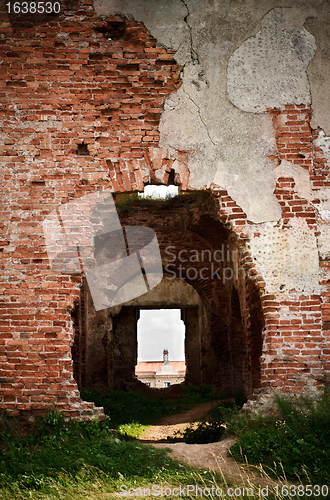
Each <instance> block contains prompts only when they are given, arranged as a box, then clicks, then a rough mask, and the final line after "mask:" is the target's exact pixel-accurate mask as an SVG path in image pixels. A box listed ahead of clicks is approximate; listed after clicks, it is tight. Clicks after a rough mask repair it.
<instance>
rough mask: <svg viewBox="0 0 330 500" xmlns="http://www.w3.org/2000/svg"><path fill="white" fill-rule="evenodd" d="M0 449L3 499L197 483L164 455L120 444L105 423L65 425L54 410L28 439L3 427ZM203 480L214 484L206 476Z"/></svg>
mask: <svg viewBox="0 0 330 500" xmlns="http://www.w3.org/2000/svg"><path fill="white" fill-rule="evenodd" d="M0 449H1V458H0V497H1V498H2V499H6V498H10V500H12V499H16V498H79V495H80V494H81V492H82V491H85V495H86V491H90V492H92V493H93V492H94V493H95V492H98V494H99V493H102V494H103V493H104V494H105V493H111V492H118V491H120V486H121V485H126V486H127V487H133V488H136V487H138V486H143V485H148V484H149V485H150V484H154V483H156V484H180V483H181V484H190V483H191V482H192V481H193V482H194V483H195V482H196V472H195V471H194V470H193V469H192V468H189V467H187V466H184V465H182V464H180V463H178V462H177V461H175V460H173V459H171V458H169V457H168V456H167V454H166V451H165V450H164V449H155V448H152V447H150V446H145V445H142V444H139V443H138V442H136V441H127V440H122V439H118V434H117V433H114V432H113V431H111V429H110V420H109V418H106V420H105V421H104V422H102V423H99V422H96V421H93V422H91V423H86V422H71V423H70V424H65V423H64V416H63V414H61V413H58V412H56V410H55V409H54V410H51V412H50V413H49V414H48V415H47V416H46V417H44V418H43V419H42V421H41V422H40V424H39V425H38V426H37V427H36V428H35V429H34V431H33V432H32V433H30V434H29V435H26V436H23V435H22V434H21V433H20V432H19V430H18V429H15V428H14V427H13V426H12V425H11V424H9V423H8V422H3V428H2V432H1V434H0ZM203 477H205V479H208V480H212V475H211V474H210V473H208V472H207V473H205V474H204V476H203ZM79 492H80V493H79ZM32 495H33V496H32ZM36 495H37V496H36ZM70 495H71V496H70ZM85 498H87V497H86V496H85ZM96 498H100V497H96Z"/></svg>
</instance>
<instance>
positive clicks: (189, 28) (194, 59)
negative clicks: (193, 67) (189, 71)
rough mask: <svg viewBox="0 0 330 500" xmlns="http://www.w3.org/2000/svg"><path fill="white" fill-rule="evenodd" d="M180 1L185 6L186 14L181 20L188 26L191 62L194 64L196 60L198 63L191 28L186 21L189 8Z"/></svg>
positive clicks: (182, 0)
mask: <svg viewBox="0 0 330 500" xmlns="http://www.w3.org/2000/svg"><path fill="white" fill-rule="evenodd" d="M181 3H183V5H184V6H185V8H186V9H187V15H186V16H185V17H184V18H183V20H184V22H185V23H186V25H187V27H188V31H189V40H190V57H191V60H192V62H193V64H195V63H196V62H197V64H200V61H199V56H198V53H197V52H196V50H195V49H194V47H193V35H192V28H191V26H190V24H189V23H188V17H189V16H190V10H189V7H188V5H187V3H186V2H185V1H184V0H181Z"/></svg>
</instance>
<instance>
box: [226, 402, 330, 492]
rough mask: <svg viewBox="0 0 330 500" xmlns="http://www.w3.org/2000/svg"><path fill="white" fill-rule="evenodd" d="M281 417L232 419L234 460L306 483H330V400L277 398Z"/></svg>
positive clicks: (230, 429) (230, 428)
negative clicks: (237, 437) (256, 465)
mask: <svg viewBox="0 0 330 500" xmlns="http://www.w3.org/2000/svg"><path fill="white" fill-rule="evenodd" d="M276 402H277V406H278V410H279V414H278V415H277V416H276V415H271V416H270V417H262V416H259V417H257V418H255V417H248V416H245V417H244V418H243V420H242V421H241V422H239V419H237V418H236V419H233V421H232V426H231V427H230V426H229V431H231V432H232V433H235V434H236V435H237V434H238V435H239V439H238V441H237V442H236V444H234V445H233V446H232V448H231V452H232V454H233V456H234V457H235V459H237V460H241V461H245V459H247V460H248V462H249V463H252V464H260V463H262V464H263V467H264V468H269V469H268V470H270V471H271V470H272V471H273V473H275V474H279V475H281V474H283V470H284V471H285V474H286V477H287V478H288V479H290V480H297V478H298V477H299V478H300V479H301V481H302V482H303V483H306V482H307V483H308V482H309V483H310V484H329V483H330V399H329V398H323V399H321V400H319V401H318V402H315V401H313V400H311V399H307V398H299V399H294V398H277V400H276Z"/></svg>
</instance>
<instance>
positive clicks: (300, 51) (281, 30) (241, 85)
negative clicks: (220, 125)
mask: <svg viewBox="0 0 330 500" xmlns="http://www.w3.org/2000/svg"><path fill="white" fill-rule="evenodd" d="M298 21H299V22H300V23H301V28H300V29H301V31H300V32H299V33H297V32H296V26H297V22H298ZM261 26H262V28H261V31H259V32H258V33H257V34H256V35H255V36H253V37H251V38H248V39H247V40H246V41H245V42H244V43H243V44H242V45H241V46H240V47H239V48H238V49H237V50H235V52H234V53H233V54H232V56H231V57H230V59H229V61H228V76H227V78H228V81H227V91H228V95H229V98H230V100H231V102H232V103H233V104H234V105H235V106H237V107H238V108H239V109H241V110H243V111H249V112H253V113H262V112H265V111H267V109H269V108H271V109H273V108H280V109H284V107H285V105H286V104H301V103H304V104H310V102H311V97H310V88H309V83H308V78H307V73H306V70H307V67H308V64H309V62H310V60H311V59H312V58H313V56H314V54H315V51H316V44H315V39H314V37H313V35H311V34H310V33H309V32H308V31H307V30H305V29H304V28H303V26H302V19H301V16H298V17H297V16H296V9H293V8H287V7H278V8H275V9H272V10H271V11H270V12H269V13H267V14H266V16H265V17H264V18H263V20H262V24H261Z"/></svg>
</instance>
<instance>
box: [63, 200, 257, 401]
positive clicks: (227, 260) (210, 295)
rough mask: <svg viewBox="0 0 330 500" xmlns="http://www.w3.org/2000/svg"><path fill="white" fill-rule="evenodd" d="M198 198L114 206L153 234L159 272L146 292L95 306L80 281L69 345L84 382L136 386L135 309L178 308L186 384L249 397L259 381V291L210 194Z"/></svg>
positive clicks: (124, 218)
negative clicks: (100, 307) (155, 282)
mask: <svg viewBox="0 0 330 500" xmlns="http://www.w3.org/2000/svg"><path fill="white" fill-rule="evenodd" d="M199 196H200V195H199V193H198V192H196V193H190V194H186V195H182V196H179V197H177V198H173V199H172V200H170V202H166V203H165V202H154V201H150V200H147V201H143V200H142V201H141V200H140V201H139V200H135V201H133V202H132V207H131V209H130V210H126V208H125V210H124V211H122V212H121V209H120V204H119V206H118V207H117V208H118V211H119V213H120V219H121V223H122V225H123V226H143V225H145V226H148V227H151V228H152V229H153V230H154V231H155V232H156V234H157V238H158V243H159V246H160V251H161V257H162V263H163V271H164V278H163V280H162V282H161V283H160V284H159V285H158V286H157V287H155V288H154V289H152V290H151V291H149V292H148V293H146V294H144V295H142V296H140V297H138V298H136V299H133V300H131V301H129V302H126V303H124V304H122V305H121V306H116V307H114V308H110V309H107V310H103V311H98V312H96V311H95V310H94V309H93V302H92V299H91V296H90V293H89V291H88V288H87V286H86V285H84V287H83V290H82V292H81V297H82V300H84V304H81V307H80V308H82V309H83V310H84V313H83V316H84V318H83V320H81V319H80V320H79V321H75V325H74V327H75V332H76V333H75V344H74V347H73V353H75V354H74V356H73V358H74V374H75V377H76V379H79V380H81V383H82V385H83V386H84V385H85V386H93V385H97V386H99V387H100V388H101V389H103V390H107V389H110V388H113V389H132V388H137V389H141V387H140V386H141V385H142V384H141V383H138V381H137V380H136V378H135V376H134V368H135V365H136V359H137V358H136V356H137V334H136V330H137V321H138V317H139V310H140V309H143V308H177V309H181V310H182V311H183V318H184V322H185V325H186V330H187V331H186V362H187V376H186V382H187V383H193V384H194V385H200V384H201V383H203V382H204V383H207V384H210V385H211V386H212V388H213V390H214V391H215V392H228V391H232V390H240V391H242V392H244V394H245V395H247V396H250V395H251V394H252V393H253V391H254V389H257V388H259V387H260V356H261V351H262V328H263V326H264V323H263V314H262V309H261V303H260V299H259V293H258V290H257V288H256V286H255V283H254V281H253V280H252V279H250V278H249V276H248V275H247V274H246V272H245V269H244V268H243V267H242V266H241V263H240V259H241V255H240V252H239V250H238V246H237V241H236V238H235V235H234V234H233V233H232V232H231V231H230V230H229V229H226V228H225V227H224V226H223V224H222V223H221V222H220V221H219V220H217V218H216V216H215V213H216V207H214V206H213V201H212V200H213V198H212V196H211V195H207V196H205V194H203V202H202V203H200V200H199ZM125 207H126V205H125ZM179 220H180V225H179V224H178V221H179ZM98 251H99V252H102V255H103V254H104V252H106V247H105V246H104V245H103V246H102V244H100V245H98ZM77 311H78V308H77V309H76V313H75V314H76V316H77V318H78V316H79V315H78V313H77ZM81 325H83V331H81ZM79 339H85V340H84V341H81V340H79ZM78 345H79V346H81V349H80V353H78V351H79V349H78V351H77V346H78ZM81 360H83V361H84V363H85V364H84V365H82V364H81V363H82V361H81ZM146 390H147V389H146V388H144V392H146ZM169 392H170V391H169Z"/></svg>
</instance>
